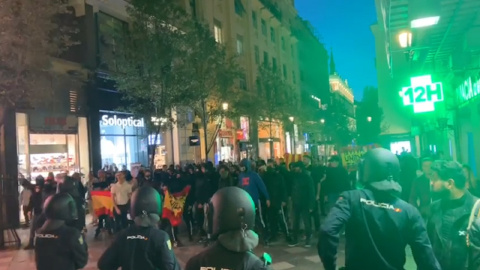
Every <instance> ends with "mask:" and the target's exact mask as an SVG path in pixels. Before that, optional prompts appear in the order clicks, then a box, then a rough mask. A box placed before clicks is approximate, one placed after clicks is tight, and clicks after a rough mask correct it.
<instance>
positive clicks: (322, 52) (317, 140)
mask: <svg viewBox="0 0 480 270" xmlns="http://www.w3.org/2000/svg"><path fill="white" fill-rule="evenodd" d="M294 22H295V23H294V24H293V26H292V31H293V33H294V35H295V36H296V37H297V39H298V43H297V44H298V45H297V46H298V63H299V71H300V91H301V104H302V108H307V110H306V111H308V113H306V115H303V116H302V117H303V118H304V119H303V120H304V121H307V122H308V124H309V126H308V127H307V126H306V125H304V126H302V127H300V128H301V130H302V135H303V136H301V138H302V139H301V140H300V142H301V144H303V145H300V149H297V150H296V151H293V152H295V153H302V152H310V154H311V155H312V156H313V157H318V156H322V157H323V156H325V153H322V150H321V149H323V148H321V145H322V144H323V143H322V141H324V138H323V134H322V132H321V130H320V129H319V128H318V127H321V125H322V122H321V121H322V120H321V119H322V118H323V110H324V108H325V105H326V104H328V103H329V100H330V86H329V71H328V52H327V50H326V49H325V46H324V45H323V44H322V43H321V42H320V41H319V38H318V37H317V34H316V32H315V29H314V28H313V26H312V25H311V24H310V23H309V22H308V21H305V20H303V19H302V18H300V17H298V16H297V18H296V20H295V21H294ZM315 127H317V128H315ZM295 129H298V127H296V124H295V121H294V123H293V125H292V127H291V128H290V129H289V131H288V134H286V135H287V136H286V137H287V138H290V137H292V138H293V136H296V137H298V134H294V135H293V134H292V133H293V132H294V130H295ZM292 141H293V140H292ZM297 141H298V140H297V139H296V138H295V142H297ZM287 144H288V140H287ZM302 146H303V147H302ZM298 147H299V145H298V144H297V143H295V148H298ZM292 148H293V147H292ZM288 152H289V153H292V152H291V151H288Z"/></svg>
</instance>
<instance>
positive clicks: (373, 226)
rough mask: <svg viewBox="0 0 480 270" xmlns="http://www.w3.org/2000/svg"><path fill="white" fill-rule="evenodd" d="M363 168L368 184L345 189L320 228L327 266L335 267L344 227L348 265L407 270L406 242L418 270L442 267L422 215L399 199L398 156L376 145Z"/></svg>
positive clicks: (361, 268)
mask: <svg viewBox="0 0 480 270" xmlns="http://www.w3.org/2000/svg"><path fill="white" fill-rule="evenodd" d="M359 169H360V170H359V176H360V179H359V180H360V181H362V182H363V184H365V186H366V188H365V189H364V190H352V191H347V192H344V193H342V194H341V195H340V197H339V199H338V200H337V203H336V204H335V206H334V207H333V208H332V209H331V211H330V213H329V214H328V216H327V218H326V220H325V222H324V224H323V225H322V226H321V229H320V237H319V242H318V255H319V256H320V258H321V259H322V262H323V265H324V267H325V269H326V270H335V269H336V258H337V256H336V255H337V247H338V242H339V233H340V230H341V229H342V228H343V226H344V225H346V229H345V231H346V238H347V239H346V248H345V255H346V259H345V267H346V269H349V270H365V269H379V270H380V269H381V270H400V269H402V270H403V269H404V264H405V261H406V254H405V247H406V246H407V244H408V245H410V247H411V248H412V253H413V257H414V259H415V262H416V263H417V266H418V269H421V270H439V269H441V268H440V265H439V264H438V261H437V259H436V258H435V255H434V254H433V249H432V246H431V244H430V240H429V239H428V236H427V230H426V228H425V224H424V223H423V219H422V217H421V216H420V213H419V212H418V210H417V209H416V208H415V207H413V206H412V205H410V204H408V203H407V202H405V201H403V200H401V199H400V198H399V197H400V195H401V192H402V188H401V187H400V185H399V184H398V183H397V182H396V180H398V177H399V173H400V164H399V161H398V158H397V157H396V156H395V155H394V154H393V153H391V152H390V151H389V150H387V149H382V148H377V149H374V150H370V151H369V152H367V154H366V155H365V160H364V161H363V163H362V164H361V166H360V167H359Z"/></svg>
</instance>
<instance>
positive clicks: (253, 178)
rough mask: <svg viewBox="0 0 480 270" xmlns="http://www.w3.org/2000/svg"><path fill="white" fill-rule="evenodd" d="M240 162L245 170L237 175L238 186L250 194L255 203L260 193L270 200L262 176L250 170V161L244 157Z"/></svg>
mask: <svg viewBox="0 0 480 270" xmlns="http://www.w3.org/2000/svg"><path fill="white" fill-rule="evenodd" d="M240 164H241V166H244V167H245V171H244V172H241V173H240V175H239V176H238V186H239V187H240V188H242V189H244V190H245V191H246V192H248V194H250V196H251V197H252V199H253V202H254V203H255V205H257V204H258V201H259V199H260V194H261V195H262V197H263V198H265V199H266V200H270V196H269V195H268V192H267V188H266V187H265V184H264V183H263V181H262V178H260V176H259V175H258V173H256V172H253V171H252V170H251V163H250V161H249V160H247V159H244V160H242V162H241V163H240Z"/></svg>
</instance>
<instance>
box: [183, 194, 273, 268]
mask: <svg viewBox="0 0 480 270" xmlns="http://www.w3.org/2000/svg"><path fill="white" fill-rule="evenodd" d="M207 216H208V224H209V231H210V233H211V234H212V237H213V239H216V242H215V243H214V244H212V245H211V246H210V247H209V248H208V249H206V250H205V251H203V252H201V253H200V254H198V255H196V256H194V257H192V258H191V259H190V260H189V261H188V262H187V265H186V266H185V269H186V270H199V269H218V270H220V269H238V270H239V269H245V270H250V269H255V270H257V269H258V270H261V269H268V268H267V266H266V263H265V262H264V261H262V260H261V259H260V258H258V257H257V256H255V255H254V254H253V253H252V250H253V249H254V248H255V247H256V246H257V245H258V235H257V234H256V233H255V232H254V231H252V229H253V228H254V226H255V205H254V203H253V200H252V197H250V195H248V193H247V192H246V191H244V190H243V189H240V188H238V187H226V188H222V189H220V190H219V191H217V192H216V193H215V194H214V195H213V197H212V199H211V200H210V203H209V204H208V210H207Z"/></svg>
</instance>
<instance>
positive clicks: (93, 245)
mask: <svg viewBox="0 0 480 270" xmlns="http://www.w3.org/2000/svg"><path fill="white" fill-rule="evenodd" d="M27 233H28V231H27V230H25V229H22V230H19V234H20V236H21V238H22V243H25V240H26V239H27ZM110 241H111V239H110V237H109V236H107V235H106V234H103V235H101V236H100V240H97V241H95V240H94V239H93V230H91V229H90V230H89V232H88V236H87V242H88V247H89V250H88V252H89V262H88V264H87V266H86V267H85V268H84V269H85V270H93V269H97V267H96V266H97V261H98V259H99V257H100V256H101V254H102V253H103V251H104V250H105V249H106V248H107V247H108V245H109V243H110ZM342 242H343V241H342ZM184 243H185V244H186V246H185V247H181V248H175V254H176V256H177V259H178V261H179V262H180V264H181V266H182V268H183V267H184V266H185V263H186V262H187V261H188V259H189V258H190V257H192V256H194V255H195V254H197V253H199V252H200V251H201V250H202V249H203V246H202V245H200V244H188V240H184ZM263 252H267V253H268V254H270V255H271V257H272V259H273V265H272V267H271V268H272V269H273V270H285V269H298V270H303V269H323V266H322V264H321V262H320V258H319V257H318V255H317V251H316V247H315V245H314V246H312V247H311V248H304V247H303V246H298V247H293V248H290V247H288V246H287V245H286V243H283V242H280V241H279V242H278V243H274V244H272V245H271V246H269V247H263V246H259V247H257V249H256V250H255V253H256V254H257V255H259V256H261V255H262V254H263ZM344 254H345V253H344V249H343V245H342V247H341V248H340V251H339V258H338V261H339V265H343V262H344V259H345V257H344ZM407 259H408V260H407V265H406V266H405V269H407V270H410V269H412V270H413V269H415V264H414V263H413V260H412V259H411V255H409V256H408V258H407ZM31 269H35V257H34V251H25V250H23V249H21V250H6V251H0V270H31Z"/></svg>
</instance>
